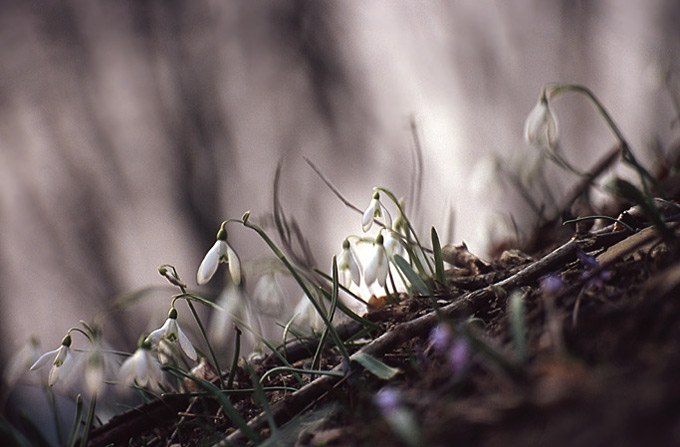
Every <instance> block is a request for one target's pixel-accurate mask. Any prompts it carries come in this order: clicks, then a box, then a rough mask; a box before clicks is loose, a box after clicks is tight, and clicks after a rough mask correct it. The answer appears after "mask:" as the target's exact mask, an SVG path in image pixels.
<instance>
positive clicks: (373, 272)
mask: <svg viewBox="0 0 680 447" xmlns="http://www.w3.org/2000/svg"><path fill="white" fill-rule="evenodd" d="M375 245H376V246H375V250H374V251H373V256H371V259H370V260H369V261H368V265H367V266H366V271H365V272H364V280H365V281H366V285H368V286H370V285H371V284H373V283H374V282H375V281H376V280H377V281H378V283H379V284H380V285H381V286H382V287H385V279H386V278H387V268H388V263H387V254H386V253H385V247H383V245H382V244H375Z"/></svg>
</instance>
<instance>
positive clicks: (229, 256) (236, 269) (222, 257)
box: [196, 223, 241, 286]
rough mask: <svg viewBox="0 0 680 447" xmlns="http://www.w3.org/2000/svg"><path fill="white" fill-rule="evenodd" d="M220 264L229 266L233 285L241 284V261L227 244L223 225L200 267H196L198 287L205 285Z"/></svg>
mask: <svg viewBox="0 0 680 447" xmlns="http://www.w3.org/2000/svg"><path fill="white" fill-rule="evenodd" d="M221 262H224V263H226V264H227V265H228V266H229V275H230V276H231V280H232V281H233V282H234V284H237V285H238V284H240V283H241V261H240V260H239V258H238V255H237V254H236V252H235V251H234V250H233V249H232V248H231V246H230V245H229V244H228V243H227V230H226V229H225V224H224V223H223V224H222V226H221V227H220V231H218V232H217V240H216V241H215V244H214V245H213V246H212V248H210V250H208V253H206V255H205V257H204V258H203V261H201V265H199V266H198V272H197V273H196V283H197V284H198V285H199V286H202V285H203V284H206V283H207V282H208V281H210V279H212V277H213V276H214V275H215V272H216V271H217V267H218V266H219V264H220V263H221Z"/></svg>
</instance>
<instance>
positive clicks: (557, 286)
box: [541, 274, 564, 295]
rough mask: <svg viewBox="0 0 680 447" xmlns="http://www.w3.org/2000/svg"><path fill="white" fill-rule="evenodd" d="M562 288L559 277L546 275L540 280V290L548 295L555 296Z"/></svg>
mask: <svg viewBox="0 0 680 447" xmlns="http://www.w3.org/2000/svg"><path fill="white" fill-rule="evenodd" d="M563 288H564V282H562V278H560V275H558V274H554V275H548V276H546V277H544V278H543V279H541V290H542V291H543V293H546V294H548V295H557V294H558V293H559V292H560V291H561V290H562V289H563Z"/></svg>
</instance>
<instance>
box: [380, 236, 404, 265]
mask: <svg viewBox="0 0 680 447" xmlns="http://www.w3.org/2000/svg"><path fill="white" fill-rule="evenodd" d="M382 233H384V234H385V236H383V246H384V247H385V253H387V257H388V258H389V259H392V258H394V256H395V255H401V254H402V253H403V246H402V243H401V240H400V239H399V237H397V234H396V232H395V231H393V230H390V229H387V228H385V229H383V230H382Z"/></svg>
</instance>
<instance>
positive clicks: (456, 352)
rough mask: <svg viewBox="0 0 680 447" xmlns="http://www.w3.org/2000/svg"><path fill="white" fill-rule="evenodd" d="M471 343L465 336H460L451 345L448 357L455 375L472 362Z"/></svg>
mask: <svg viewBox="0 0 680 447" xmlns="http://www.w3.org/2000/svg"><path fill="white" fill-rule="evenodd" d="M470 354H471V353H470V344H469V343H468V342H467V340H465V339H464V338H461V337H458V338H456V339H455V340H453V343H452V344H451V346H450V347H449V352H448V355H447V359H448V361H449V366H450V367H451V370H452V371H453V373H454V374H455V375H458V374H460V373H461V372H463V371H464V370H465V368H466V367H467V366H468V364H469V363H470V356H471V355H470Z"/></svg>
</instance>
